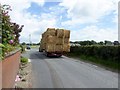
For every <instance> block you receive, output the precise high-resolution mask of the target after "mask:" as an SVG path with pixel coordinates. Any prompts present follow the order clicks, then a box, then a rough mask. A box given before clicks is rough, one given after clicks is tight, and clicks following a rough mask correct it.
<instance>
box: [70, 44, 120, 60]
mask: <svg viewBox="0 0 120 90" xmlns="http://www.w3.org/2000/svg"><path fill="white" fill-rule="evenodd" d="M70 51H71V52H70V53H74V55H86V56H92V57H95V58H99V59H103V60H112V61H115V62H120V61H119V60H120V46H79V47H77V46H72V47H71V48H70Z"/></svg>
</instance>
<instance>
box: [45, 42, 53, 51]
mask: <svg viewBox="0 0 120 90" xmlns="http://www.w3.org/2000/svg"><path fill="white" fill-rule="evenodd" d="M45 49H46V51H47V52H55V44H50V43H47V44H46V47H45Z"/></svg>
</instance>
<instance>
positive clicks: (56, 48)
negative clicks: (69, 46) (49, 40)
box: [55, 44, 63, 52]
mask: <svg viewBox="0 0 120 90" xmlns="http://www.w3.org/2000/svg"><path fill="white" fill-rule="evenodd" d="M55 51H57V52H62V51H63V45H57V44H56V46H55Z"/></svg>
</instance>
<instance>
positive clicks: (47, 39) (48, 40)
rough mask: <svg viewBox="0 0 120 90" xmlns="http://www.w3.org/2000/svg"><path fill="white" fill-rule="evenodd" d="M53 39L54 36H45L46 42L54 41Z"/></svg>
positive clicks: (54, 38)
mask: <svg viewBox="0 0 120 90" xmlns="http://www.w3.org/2000/svg"><path fill="white" fill-rule="evenodd" d="M55 41H56V36H51V35H48V36H47V37H46V42H47V43H55Z"/></svg>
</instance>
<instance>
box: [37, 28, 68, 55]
mask: <svg viewBox="0 0 120 90" xmlns="http://www.w3.org/2000/svg"><path fill="white" fill-rule="evenodd" d="M69 39H70V30H64V29H55V28H48V29H47V31H46V32H44V33H43V34H42V38H41V41H40V48H39V51H40V52H41V51H42V52H45V53H46V55H47V56H58V57H60V56H62V54H63V52H70V42H69Z"/></svg>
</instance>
